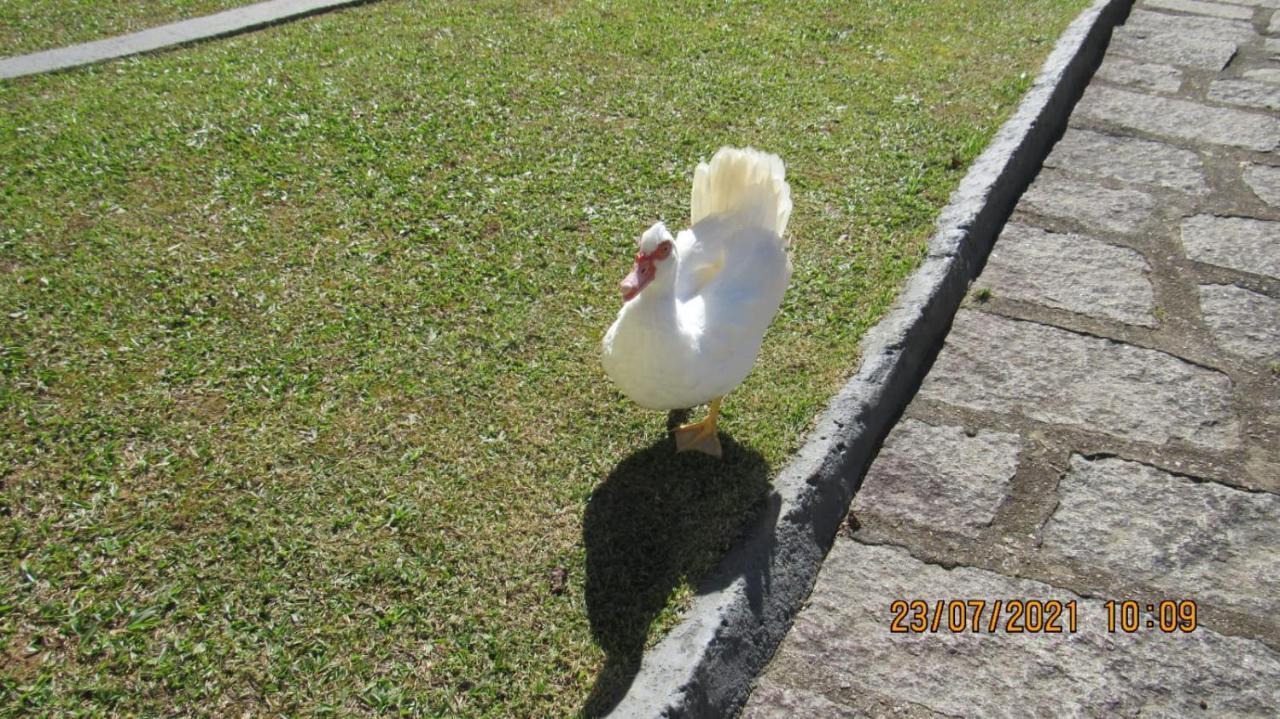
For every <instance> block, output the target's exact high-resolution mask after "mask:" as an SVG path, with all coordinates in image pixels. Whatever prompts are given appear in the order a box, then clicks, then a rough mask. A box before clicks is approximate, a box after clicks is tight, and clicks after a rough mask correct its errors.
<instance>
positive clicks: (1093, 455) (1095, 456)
mask: <svg viewBox="0 0 1280 719" xmlns="http://www.w3.org/2000/svg"><path fill="white" fill-rule="evenodd" d="M1072 454H1078V455H1080V456H1081V457H1084V458H1085V459H1087V460H1089V461H1096V460H1099V459H1118V460H1120V461H1122V462H1133V463H1134V464H1140V465H1142V466H1144V467H1149V468H1151V469H1154V470H1156V471H1157V472H1163V473H1164V474H1168V475H1172V476H1174V477H1181V478H1182V479H1186V480H1190V481H1191V482H1194V483H1195V484H1214V485H1217V486H1219V487H1225V488H1227V489H1234V490H1237V491H1240V492H1247V493H1249V494H1265V495H1270V496H1272V497H1275V496H1277V493H1276V492H1272V491H1269V490H1266V489H1254V488H1252V487H1244V486H1238V485H1234V484H1227V483H1226V482H1223V481H1221V480H1217V479H1213V478H1212V477H1200V476H1197V475H1194V474H1187V473H1186V472H1178V471H1176V470H1172V469H1169V468H1168V467H1162V466H1160V465H1158V464H1154V463H1152V462H1147V461H1144V460H1141V459H1134V458H1132V457H1126V456H1124V455H1122V454H1120V453H1118V452H1075V451H1073V452H1072ZM1058 483H1059V484H1061V483H1062V478H1061V477H1059V479H1058ZM1054 509H1057V507H1056V506H1055V507H1054ZM1049 516H1050V518H1052V516H1053V515H1052V514H1050V515H1049ZM1045 523H1046V524H1047V523H1048V520H1045Z"/></svg>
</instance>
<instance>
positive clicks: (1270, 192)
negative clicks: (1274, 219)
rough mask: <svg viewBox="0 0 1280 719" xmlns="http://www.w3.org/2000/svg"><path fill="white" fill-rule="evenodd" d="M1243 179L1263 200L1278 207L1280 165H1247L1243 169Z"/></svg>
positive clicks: (1279, 203) (1279, 199)
mask: <svg viewBox="0 0 1280 719" xmlns="http://www.w3.org/2000/svg"><path fill="white" fill-rule="evenodd" d="M1244 181H1245V184H1246V185H1248V186H1249V189H1251V190H1253V194H1255V195H1257V196H1258V198H1259V199H1261V200H1262V201H1263V202H1265V203H1267V204H1268V205H1274V206H1276V207H1280V167H1273V166H1271V165H1249V166H1248V167H1246V168H1245V169H1244Z"/></svg>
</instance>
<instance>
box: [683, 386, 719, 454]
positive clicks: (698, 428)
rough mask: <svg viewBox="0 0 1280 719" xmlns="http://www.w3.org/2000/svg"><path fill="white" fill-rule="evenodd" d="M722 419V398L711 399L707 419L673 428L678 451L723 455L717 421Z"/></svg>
mask: <svg viewBox="0 0 1280 719" xmlns="http://www.w3.org/2000/svg"><path fill="white" fill-rule="evenodd" d="M719 419H720V398H716V399H714V400H711V410H710V411H709V412H708V413H707V417H706V419H704V420H702V421H701V422H694V423H693V424H686V425H684V426H683V427H678V428H676V429H674V430H672V431H673V432H674V434H675V436H676V451H677V452H702V453H704V454H709V455H711V456H712V457H720V456H722V452H721V450H720V435H719V433H718V432H717V430H716V422H717V421H718V420H719Z"/></svg>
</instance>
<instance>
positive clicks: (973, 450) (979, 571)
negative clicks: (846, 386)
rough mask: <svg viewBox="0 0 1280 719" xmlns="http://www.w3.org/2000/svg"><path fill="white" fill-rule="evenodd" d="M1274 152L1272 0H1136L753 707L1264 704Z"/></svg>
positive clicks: (1276, 371)
mask: <svg viewBox="0 0 1280 719" xmlns="http://www.w3.org/2000/svg"><path fill="white" fill-rule="evenodd" d="M1278 146H1280V0H1235V2H1233V3H1226V2H1206V1H1200V0H1143V1H1142V2H1139V3H1138V4H1137V7H1136V8H1135V9H1134V10H1133V12H1132V13H1131V14H1130V16H1129V19H1128V21H1127V23H1126V24H1125V25H1124V26H1123V27H1121V28H1118V29H1117V31H1116V33H1115V36H1114V38H1113V40H1112V43H1111V46H1110V47H1109V48H1108V51H1107V54H1106V58H1105V60H1104V62H1103V64H1102V67H1101V68H1100V69H1099V71H1098V73H1097V75H1096V76H1095V78H1094V79H1093V81H1092V83H1091V84H1090V87H1089V89H1088V91H1087V92H1086V93H1085V96H1084V98H1083V99H1082V100H1081V102H1080V103H1079V104H1078V105H1077V107H1076V109H1075V111H1074V114H1073V115H1072V118H1071V122H1070V129H1069V130H1068V131H1067V133H1066V135H1065V136H1064V137H1063V138H1062V139H1061V140H1060V141H1059V142H1058V144H1057V145H1056V146H1055V148H1054V150H1053V152H1052V154H1051V155H1050V156H1049V158H1048V160H1047V161H1046V163H1045V167H1044V168H1043V169H1042V171H1041V172H1040V174H1039V176H1038V177H1037V179H1036V181H1035V183H1034V184H1033V185H1032V186H1031V188H1030V189H1029V190H1028V191H1027V192H1026V193H1025V195H1024V196H1023V198H1022V200H1021V201H1020V203H1019V204H1018V206H1017V208H1016V210H1015V211H1014V214H1013V216H1012V217H1011V219H1010V220H1009V222H1008V224H1007V225H1006V226H1005V229H1004V231H1003V233H1002V234H1001V236H1000V239H999V240H998V242H997V243H996V245H995V249H994V250H993V252H992V255H991V257H990V259H989V261H988V263H987V266H986V268H985V270H984V271H983V274H982V275H981V276H980V277H979V279H978V280H977V281H976V282H975V283H974V285H973V288H972V290H971V292H970V299H969V300H968V301H967V302H966V303H965V306H964V307H963V308H962V309H961V310H960V311H959V313H958V314H957V316H956V317H955V320H954V324H953V325H952V328H951V332H950V334H949V336H948V338H947V341H946V344H945V346H944V348H943V349H942V351H941V353H940V354H939V356H938V358H937V360H936V361H935V363H934V365H933V367H932V369H931V370H930V372H929V374H928V376H927V378H926V379H925V381H924V383H923V386H922V387H921V388H920V391H919V393H918V395H917V396H916V398H915V400H914V401H913V402H912V403H911V405H910V406H909V407H908V408H907V410H906V412H905V414H904V416H903V418H902V419H901V421H900V422H899V423H898V425H897V426H896V428H895V429H894V430H893V432H892V433H891V434H890V436H889V437H888V439H887V440H886V442H885V444H884V447H883V449H882V450H881V452H880V454H879V456H878V457H877V459H876V460H875V461H874V463H873V464H872V466H871V467H870V469H869V470H868V473H867V476H866V479H865V481H864V483H863V485H862V487H861V489H860V490H859V492H858V494H857V495H856V497H855V499H854V503H853V508H852V511H851V513H850V517H849V521H848V524H847V527H846V529H845V530H844V531H843V532H842V533H841V536H839V537H838V538H837V539H836V541H835V544H834V546H833V547H832V549H831V552H830V553H829V554H828V556H827V558H826V561H825V563H824V565H823V568H822V571H821V573H820V575H819V577H818V581H817V584H816V586H815V588H814V590H813V593H812V595H811V596H810V598H809V602H808V603H807V605H806V608H805V609H803V610H802V611H801V612H800V614H799V615H798V616H797V617H796V619H795V623H794V626H793V627H792V629H791V631H790V632H789V634H788V635H787V638H786V639H785V640H784V642H783V644H782V646H781V647H780V648H779V650H778V652H777V653H776V655H775V656H774V659H773V661H772V663H771V664H770V666H769V667H768V669H767V670H766V671H765V672H764V673H763V675H762V676H761V677H760V678H759V679H758V680H757V682H756V686H755V690H754V692H753V694H752V696H751V699H750V701H749V703H748V705H747V708H746V709H745V711H744V716H747V717H753V718H759V717H790V716H863V715H870V716H888V715H891V716H910V717H916V716H919V717H936V716H1040V715H1065V714H1070V715H1087V716H1133V715H1139V714H1141V715H1144V716H1224V715H1230V716H1277V715H1280V150H1278ZM898 600H904V601H905V602H912V601H913V600H923V601H924V603H923V604H922V605H915V606H912V605H910V604H908V605H906V607H901V608H898V607H895V606H894V602H895V601H898ZM966 600H974V601H973V602H972V603H965V602H966ZM978 600H980V601H981V602H983V604H982V605H981V607H980V608H979V604H978ZM997 600H999V601H1000V602H1001V608H1000V615H999V616H998V617H994V619H993V615H994V614H995V611H996V607H995V604H996V602H997ZM1011 600H1035V603H1033V602H1028V604H1032V605H1033V606H1032V608H1031V609H1027V610H1025V612H1023V613H1021V616H1017V615H1018V614H1019V612H1020V611H1021V610H1019V609H1018V607H1017V605H1016V604H1012V605H1011V604H1010V601H1011ZM1130 600H1131V601H1133V602H1135V604H1134V605H1130V606H1129V607H1127V608H1126V607H1124V606H1123V605H1118V604H1116V605H1111V606H1109V605H1108V604H1107V603H1108V602H1117V603H1118V602H1124V601H1130ZM1166 601H1167V602H1169V603H1168V604H1165V605H1163V607H1162V605H1161V602H1166ZM939 602H941V605H939ZM1191 602H1194V603H1195V605H1194V609H1195V615H1194V625H1195V628H1194V630H1191V631H1185V630H1186V629H1188V628H1189V626H1190V621H1191V611H1192V605H1191ZM1025 606H1026V605H1024V607H1025ZM940 607H941V612H939V608H940ZM1059 609H1060V610H1061V613H1060V614H1059V613H1058V612H1059ZM898 615H901V622H900V628H902V629H904V630H905V631H903V632H902V633H894V632H892V631H891V624H892V623H893V622H894V619H895V616H898ZM975 615H976V616H975ZM935 617H936V618H937V619H938V621H937V622H936V623H935ZM1011 619H1012V628H1013V629H1015V630H1016V629H1017V628H1019V627H1024V628H1025V629H1027V631H1023V632H1016V631H1010V628H1011V626H1010V620H1011ZM1112 619H1114V622H1115V627H1114V631H1111V630H1110V628H1109V627H1108V624H1109V623H1110V620H1112ZM953 623H954V624H955V625H956V626H955V631H953V630H952V628H950V627H951V625H952V624H953ZM1162 623H1163V624H1165V625H1166V626H1165V627H1164V628H1165V629H1172V631H1163V630H1162V627H1161V624H1162ZM1046 627H1052V628H1057V629H1060V630H1061V631H1059V632H1051V631H1047V630H1046ZM1036 629H1038V630H1039V631H1036ZM1126 630H1128V631H1126Z"/></svg>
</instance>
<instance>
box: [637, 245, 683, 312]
mask: <svg viewBox="0 0 1280 719" xmlns="http://www.w3.org/2000/svg"><path fill="white" fill-rule="evenodd" d="M678 268H679V259H678V258H677V257H675V256H672V258H671V261H670V262H665V263H663V264H662V265H661V266H659V267H658V274H657V275H656V276H655V277H654V278H653V281H651V282H650V283H649V285H648V286H647V287H645V288H644V290H642V291H641V292H640V295H639V296H638V297H636V299H635V302H634V303H633V305H634V306H633V308H632V310H631V311H632V312H634V313H635V314H636V315H637V317H644V318H645V319H646V320H647V321H648V322H649V323H651V324H656V325H659V326H674V325H675V321H676V274H677V269H678Z"/></svg>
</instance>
